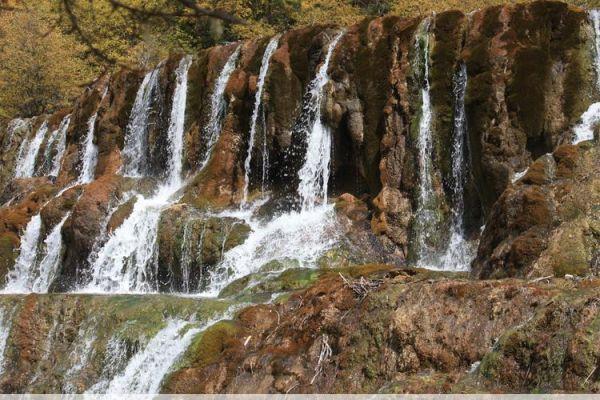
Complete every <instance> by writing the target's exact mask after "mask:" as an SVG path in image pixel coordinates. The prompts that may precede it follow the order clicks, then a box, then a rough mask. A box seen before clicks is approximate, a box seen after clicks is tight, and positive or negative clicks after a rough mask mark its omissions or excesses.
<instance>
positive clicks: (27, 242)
mask: <svg viewBox="0 0 600 400" xmlns="http://www.w3.org/2000/svg"><path fill="white" fill-rule="evenodd" d="M70 215H71V213H70V212H68V213H67V214H66V215H65V216H64V217H63V218H62V220H61V221H60V222H59V223H58V224H56V226H55V227H54V228H52V231H51V232H50V233H49V234H48V236H47V237H46V239H44V245H43V247H42V248H40V245H39V241H40V232H41V226H42V219H41V216H40V214H37V215H35V216H34V217H32V218H31V220H30V221H29V223H28V224H27V227H26V228H25V232H24V233H23V236H22V237H21V248H20V253H19V257H18V258H17V261H16V262H15V267H14V268H13V270H12V271H11V272H9V273H8V275H7V278H8V279H7V283H6V286H5V288H4V292H5V293H28V292H37V293H46V292H47V291H48V288H49V287H50V284H51V283H52V280H53V279H54V277H55V275H56V270H57V268H58V265H59V262H60V254H61V249H62V235H61V230H62V226H63V225H64V223H65V221H66V220H67V218H68V217H69V216H70Z"/></svg>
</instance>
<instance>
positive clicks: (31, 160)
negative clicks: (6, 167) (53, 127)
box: [15, 121, 48, 178]
mask: <svg viewBox="0 0 600 400" xmlns="http://www.w3.org/2000/svg"><path fill="white" fill-rule="evenodd" d="M47 132H48V121H44V123H42V125H41V126H40V127H39V128H38V130H37V132H36V133H35V136H34V137H33V139H31V141H29V140H24V141H23V143H22V144H21V147H20V149H19V157H18V159H17V164H16V167H15V178H31V177H32V176H33V174H34V172H35V160H36V159H37V155H38V153H39V151H40V146H41V145H42V142H43V141H44V137H45V136H46V133H47Z"/></svg>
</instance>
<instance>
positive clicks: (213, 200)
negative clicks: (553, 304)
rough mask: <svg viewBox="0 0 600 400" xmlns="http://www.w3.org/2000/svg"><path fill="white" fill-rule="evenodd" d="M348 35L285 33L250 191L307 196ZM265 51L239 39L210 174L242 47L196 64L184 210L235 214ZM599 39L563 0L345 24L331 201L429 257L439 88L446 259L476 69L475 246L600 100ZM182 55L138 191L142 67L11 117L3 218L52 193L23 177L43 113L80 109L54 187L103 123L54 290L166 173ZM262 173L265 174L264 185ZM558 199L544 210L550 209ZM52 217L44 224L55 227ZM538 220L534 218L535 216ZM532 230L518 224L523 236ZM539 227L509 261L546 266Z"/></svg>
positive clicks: (382, 237)
mask: <svg viewBox="0 0 600 400" xmlns="http://www.w3.org/2000/svg"><path fill="white" fill-rule="evenodd" d="M424 27H426V28H424ZM337 31H338V28H336V27H333V26H313V27H309V28H303V29H299V30H294V31H290V32H287V33H285V34H283V35H282V36H281V37H280V38H279V43H278V47H277V50H276V51H275V52H274V54H273V56H272V58H271V63H270V66H269V71H268V73H267V76H266V80H265V86H264V92H263V102H264V104H263V106H262V108H261V116H260V118H259V123H260V125H261V126H260V127H259V129H258V133H257V135H258V136H259V137H258V138H257V140H256V143H257V144H256V145H255V146H254V151H253V157H252V162H251V173H250V183H249V189H250V192H251V194H256V193H257V191H260V190H261V188H263V187H265V186H266V187H265V189H266V190H269V191H270V194H271V197H272V198H273V199H277V198H281V199H285V200H282V201H280V202H279V203H278V204H284V205H285V204H288V205H289V204H294V203H295V199H294V198H293V197H294V193H295V190H296V187H297V185H298V170H299V168H300V166H301V164H302V162H303V160H304V154H305V150H306V142H305V138H304V137H303V136H302V135H300V134H299V133H298V130H297V124H298V123H299V122H300V121H299V116H300V111H301V108H302V107H303V97H304V96H305V92H306V90H307V85H308V83H309V82H310V81H311V80H312V78H313V77H314V75H315V73H316V71H317V69H318V67H319V65H320V64H321V62H322V61H323V56H324V53H325V50H326V49H327V46H328V44H329V41H330V40H331V38H332V37H333V36H334V35H335V34H336V32H337ZM423 35H428V42H429V48H428V50H429V58H428V64H429V65H428V69H427V70H428V71H429V75H428V76H425V75H424V74H425V71H426V69H425V64H424V62H423V52H422V51H421V50H419V47H418V46H417V41H419V40H420V41H421V43H424V42H423ZM267 42H268V40H267V39H264V40H258V41H251V42H245V43H241V44H240V46H241V48H240V56H239V60H238V62H237V64H236V68H235V70H234V71H233V73H232V74H231V77H230V79H229V81H228V83H227V86H226V89H225V100H226V109H225V112H224V116H223V118H222V121H221V124H222V129H221V134H220V136H219V138H218V140H217V142H216V143H215V145H214V149H213V151H212V156H211V157H210V158H209V159H208V163H207V165H206V167H205V168H204V169H202V171H199V167H200V166H201V164H202V161H203V160H204V159H205V156H206V154H207V151H208V149H207V137H206V132H205V127H206V126H207V123H208V121H209V120H210V114H211V95H212V92H213V90H214V87H215V82H216V80H217V78H218V76H219V73H220V71H221V69H222V68H223V66H224V65H225V63H226V61H227V60H228V58H229V56H230V55H231V54H232V53H233V52H234V51H235V50H236V48H237V46H238V44H231V45H226V46H220V47H215V48H211V49H207V50H203V51H201V52H200V53H199V54H197V55H196V57H195V61H194V62H193V64H192V66H191V68H190V70H189V73H188V81H189V85H188V100H187V112H186V120H185V139H184V171H186V173H187V175H188V177H189V181H188V184H187V185H186V187H185V188H184V189H183V197H182V198H181V201H180V202H181V203H182V204H187V205H190V206H192V207H194V208H196V209H198V210H204V209H206V208H218V209H222V208H224V207H235V206H237V204H238V203H239V202H240V201H241V199H242V197H243V193H242V192H243V187H244V174H245V171H244V161H245V158H246V154H247V149H248V141H249V131H250V123H251V118H250V117H251V114H252V110H253V107H254V100H255V93H256V90H257V77H258V73H259V70H260V66H261V59H262V55H263V52H264V50H265V48H266V45H267ZM592 43H593V29H592V26H591V25H590V22H589V21H588V18H587V15H586V13H585V12H584V11H583V10H579V9H575V8H572V7H568V6H567V5H565V4H562V3H559V2H534V3H531V4H528V5H511V6H502V7H493V8H488V9H483V10H480V11H477V12H475V13H472V14H470V15H468V16H466V15H463V14H462V13H460V12H456V11H450V12H445V13H441V14H438V15H435V16H434V17H432V18H431V19H430V20H428V21H421V20H419V19H412V20H405V19H401V18H397V17H384V18H377V19H372V20H365V21H363V22H361V23H360V24H357V25H355V26H352V27H349V28H347V29H346V30H345V33H344V36H343V37H342V39H341V40H340V42H339V44H338V45H337V47H336V49H335V50H334V52H333V56H332V60H331V63H330V68H329V71H328V72H329V76H330V82H329V83H328V84H327V85H326V87H325V100H324V102H323V104H322V115H323V120H324V122H325V124H326V126H328V128H329V129H330V130H331V133H332V135H333V145H332V149H333V151H332V160H331V177H330V192H331V194H332V195H333V196H337V195H341V194H342V193H349V194H352V195H354V196H356V197H357V198H363V199H364V200H366V204H367V205H368V213H367V214H368V218H369V219H370V221H371V222H370V224H371V230H372V234H373V235H374V241H373V243H374V245H375V248H376V249H384V250H383V251H384V252H385V253H386V254H387V256H386V257H388V258H389V259H393V260H394V263H397V264H401V263H403V262H405V261H407V260H408V261H409V262H410V261H416V257H415V254H416V253H415V252H416V251H417V250H418V249H416V247H415V246H416V244H415V240H414V237H415V220H414V215H415V214H414V213H415V210H416V209H417V207H418V204H417V203H418V200H417V198H418V194H419V191H420V190H421V189H420V186H419V183H420V179H421V178H420V176H419V168H418V157H417V156H418V149H417V142H418V134H419V132H418V131H419V129H418V125H419V121H420V118H421V115H422V111H423V110H422V109H421V108H422V104H421V103H422V98H421V89H422V87H423V82H424V81H425V80H426V79H427V80H428V81H429V84H430V97H431V107H432V125H431V132H432V139H433V143H432V154H431V159H432V166H433V169H432V171H431V173H432V176H431V178H432V190H433V197H434V201H435V203H434V204H435V206H434V209H433V210H432V212H433V213H434V214H435V220H436V221H437V222H436V229H435V234H433V233H432V234H430V235H429V240H430V241H431V243H430V245H431V246H432V247H433V248H435V249H439V250H440V251H441V249H443V248H444V247H445V246H446V243H447V242H448V240H449V231H450V230H449V229H448V225H449V223H450V217H451V208H452V204H451V202H452V187H451V186H452V179H453V177H452V145H451V143H452V136H453V134H454V122H453V121H454V118H455V115H454V114H455V110H456V102H457V97H456V96H455V93H454V89H455V77H456V73H457V71H458V69H459V68H460V66H461V65H462V64H465V65H466V69H467V75H468V81H467V86H466V95H465V112H466V120H467V132H468V138H466V139H465V140H466V148H467V150H466V151H467V160H468V163H467V164H468V165H465V168H466V169H467V174H466V176H467V179H466V182H464V193H463V198H464V203H465V204H464V208H465V215H464V228H465V232H466V236H467V237H468V238H477V236H478V235H479V231H480V226H481V225H482V223H485V222H486V221H487V220H489V218H495V219H498V215H497V214H498V213H501V210H500V209H501V205H494V203H495V202H496V200H498V199H501V203H503V202H506V200H507V197H509V194H503V192H504V190H505V189H506V188H508V189H507V190H511V189H510V188H511V187H512V185H511V184H510V180H511V178H512V177H513V176H514V174H515V173H517V172H520V171H522V170H524V169H525V168H527V166H528V165H529V164H531V163H532V161H533V160H535V159H537V158H538V157H540V156H541V155H543V154H545V153H548V152H552V151H553V150H554V149H555V148H556V147H557V146H558V145H559V144H561V143H567V142H569V141H570V140H571V130H570V128H571V127H572V126H573V125H574V124H575V123H576V122H577V121H578V119H579V117H580V116H581V114H582V113H583V111H585V110H586V108H587V107H588V105H589V104H590V103H591V102H592V98H593V96H594V95H596V94H597V93H596V89H595V85H594V80H595V73H594V70H593V61H592V57H593V52H592V51H591V49H592ZM178 60H179V57H172V58H171V59H168V60H166V61H165V62H163V63H161V64H160V65H159V66H158V68H159V74H158V82H157V85H156V89H155V92H154V96H153V98H152V101H151V104H150V107H151V112H150V113H149V121H148V122H149V123H148V126H149V130H148V133H147V136H148V146H147V148H146V149H145V150H144V151H145V152H146V154H145V158H146V159H147V162H148V166H147V168H148V170H149V173H148V174H147V178H146V180H145V181H144V182H137V183H132V182H129V181H128V180H127V179H123V178H122V177H120V175H119V173H120V170H121V167H122V162H123V160H122V156H121V151H122V149H123V146H124V142H125V135H126V133H127V129H128V128H127V124H128V120H129V113H130V111H131V108H132V105H133V102H134V98H135V96H136V92H137V89H138V87H139V85H140V83H141V81H142V78H143V74H142V73H141V72H136V71H121V72H118V73H116V74H114V75H113V76H111V77H108V76H107V77H103V78H102V79H100V80H98V82H97V83H96V84H95V86H94V87H92V88H89V89H88V90H86V92H85V93H84V94H82V96H81V97H80V98H79V99H78V100H77V101H76V102H75V104H74V106H73V109H72V110H71V111H61V112H59V113H56V114H55V115H52V116H50V117H44V116H41V117H37V118H34V119H31V120H27V121H14V122H12V123H11V124H10V125H9V126H8V127H6V128H5V129H4V131H3V134H2V146H3V149H4V150H3V152H2V162H3V166H4V167H3V168H2V175H1V176H0V184H2V186H3V187H5V190H4V194H3V195H2V199H3V201H5V204H7V202H8V201H10V206H9V207H5V208H6V210H3V212H6V213H12V214H14V213H15V212H17V210H18V209H22V208H23V207H24V206H25V204H24V203H23V202H24V201H27V200H26V199H27V198H29V197H30V196H31V193H32V192H35V191H39V190H41V188H40V187H39V185H38V184H37V183H34V182H37V181H32V180H31V179H24V180H21V181H16V180H13V179H11V175H12V173H13V172H12V171H14V167H15V163H16V162H17V158H18V152H19V144H20V143H21V142H22V141H23V140H26V139H31V137H32V136H34V135H35V132H36V131H37V129H38V128H39V126H41V124H42V122H43V121H44V120H46V119H47V120H48V123H49V129H50V130H52V129H55V128H56V127H57V126H58V124H59V123H60V121H61V120H62V118H63V117H64V116H65V115H66V114H67V113H69V112H70V114H71V122H70V125H69V129H68V132H67V147H66V151H65V153H64V156H63V159H62V163H61V166H62V167H61V170H60V174H59V176H58V177H57V178H55V179H52V182H48V183H49V184H52V183H53V182H54V188H53V189H51V190H52V192H53V193H58V191H60V190H61V189H62V188H65V187H67V186H69V185H72V184H74V183H75V182H76V181H77V178H78V176H79V173H80V170H81V168H82V163H83V160H82V154H83V151H84V145H85V138H86V135H87V133H88V131H89V128H90V127H89V124H88V122H89V121H90V119H91V118H92V116H93V115H94V114H95V113H97V118H96V121H95V124H94V125H93V128H94V144H95V145H96V146H97V148H98V163H97V165H96V167H95V170H94V176H95V180H94V181H93V182H91V183H90V184H88V185H86V187H85V188H81V189H79V191H78V193H79V197H76V198H74V199H71V200H70V201H71V202H75V204H71V205H70V206H69V207H68V209H70V208H71V207H72V209H73V214H72V216H71V217H70V218H69V219H68V221H67V222H66V223H65V225H64V227H63V233H64V235H63V236H64V237H65V240H66V241H67V242H68V243H67V244H68V246H67V251H66V252H65V254H64V256H63V257H64V267H63V271H62V272H61V280H64V281H65V282H64V283H58V284H57V285H55V287H56V288H57V290H58V289H59V288H60V290H64V289H66V288H68V287H69V286H70V285H72V283H73V282H72V276H71V275H73V273H74V272H75V271H76V270H81V269H83V270H85V269H86V268H87V267H86V265H85V264H86V262H85V260H87V258H88V256H89V254H90V252H91V251H92V247H93V245H94V242H96V241H97V238H96V236H98V235H99V234H100V232H102V231H105V230H106V226H105V224H106V222H105V220H106V219H107V218H108V217H109V216H107V215H106V214H107V213H108V212H109V211H110V209H111V207H112V206H113V205H114V203H118V202H119V201H120V200H119V199H121V198H122V195H123V193H125V192H126V191H128V190H131V189H133V188H138V189H139V188H140V187H145V188H146V191H147V193H151V191H152V187H153V180H156V181H157V182H158V181H160V180H162V179H164V171H165V162H166V154H167V152H168V151H167V147H168V146H167V145H168V143H167V138H166V132H167V130H168V124H169V110H170V107H171V103H172V101H173V91H174V82H175V79H174V75H175V72H174V71H175V69H176V67H177V65H178ZM105 91H106V92H105ZM104 93H105V94H104ZM103 94H104V95H103ZM263 132H264V135H263ZM258 144H260V145H258ZM43 146H44V144H42V148H41V153H43V152H44V148H43ZM263 149H264V151H263ZM594 154H595V153H594ZM263 165H267V166H268V170H267V171H266V179H265V180H264V182H266V184H264V182H263V176H262V169H263ZM35 179H41V178H35ZM154 184H155V183H154ZM534 186H535V185H534ZM537 186H540V185H539V184H538V185H537ZM27 188H30V189H27ZM49 190H50V189H49ZM519 190H520V191H522V192H523V193H521V197H523V198H526V199H529V200H531V202H535V198H538V197H539V198H540V202H542V203H544V202H547V201H549V200H548V199H546V198H544V196H543V195H541V194H540V193H539V190H540V188H536V187H527V188H523V189H519ZM27 193H30V194H27ZM529 200H527V201H529ZM550 206H551V205H549V204H545V205H544V204H541V205H540V207H541V208H546V209H547V208H548V207H550ZM64 210H67V208H64V207H63V211H64ZM35 212H36V209H35V208H31V207H28V208H27V212H26V213H25V214H24V219H23V220H22V221H21V222H20V223H19V224H18V225H15V226H14V227H13V228H12V235H13V236H11V237H10V238H9V237H8V236H7V238H6V239H5V240H4V241H3V244H4V247H3V248H5V250H6V251H3V254H4V255H3V257H2V259H3V260H5V261H4V262H5V263H6V267H5V268H10V263H11V262H10V259H11V257H10V255H9V253H10V252H11V251H12V250H11V249H15V248H17V246H18V233H19V232H20V231H22V229H23V227H24V225H25V224H26V223H27V218H28V217H30V216H31V215H33V214H35ZM552 212H553V211H551V210H547V213H550V214H552ZM121 214H122V212H121ZM123 215H127V214H123ZM538 217H539V218H541V219H544V221H543V223H544V224H547V225H548V224H551V221H548V220H545V218H546V214H544V215H541V214H540V215H539V216H538ZM55 219H56V218H54V219H52V221H50V220H47V221H46V219H45V221H44V222H45V223H48V224H50V223H51V222H53V221H55ZM119 220H120V221H122V220H123V218H121V219H119V218H115V219H113V222H112V223H111V227H110V230H111V231H112V230H114V229H116V228H117V226H118V225H117V226H115V223H116V222H118V221H119ZM531 223H533V224H534V225H535V221H534V222H531ZM531 223H530V222H528V224H530V225H531ZM492 225H495V224H491V223H489V222H488V223H487V225H486V226H487V227H488V230H487V231H486V234H485V239H484V240H483V243H484V244H483V245H482V246H483V247H482V248H481V249H480V251H479V253H480V257H479V258H478V261H477V263H476V266H475V269H476V271H479V270H483V269H485V270H488V269H489V267H485V268H484V267H483V264H486V265H488V264H490V263H493V262H492V261H491V260H489V259H488V258H489V257H490V256H491V253H492V251H491V247H493V248H496V246H495V245H490V244H489V243H487V241H488V240H492V239H491V238H489V237H490V235H492V234H491V233H490V232H492V231H491V230H495V231H496V233H495V234H494V235H493V236H494V237H495V239H493V241H494V243H496V242H499V241H502V240H504V238H505V236H506V232H500V231H499V230H500V228H499V227H497V226H492ZM529 228H530V226H527V227H525V226H522V227H520V228H519V229H521V231H520V232H521V233H523V232H525V231H526V230H527V229H529ZM528 232H529V233H527V234H526V235H525V236H523V235H521V236H522V237H521V236H520V237H521V239H519V241H517V243H516V244H515V246H517V247H518V246H520V247H521V248H522V251H517V247H515V246H513V247H514V249H513V250H512V251H513V252H515V251H516V253H514V254H513V256H511V257H513V258H516V259H519V260H518V261H515V262H517V263H521V264H523V265H525V264H527V265H530V264H531V263H533V261H534V259H535V258H536V257H537V255H539V254H540V252H541V250H542V248H545V247H546V245H545V244H541V242H543V241H546V239H547V238H543V239H542V238H541V236H543V233H542V232H541V231H540V232H538V233H536V234H534V233H533V231H531V230H530V231H528ZM486 243H487V244H486ZM519 243H521V245H519ZM71 245H72V246H71ZM490 246H491V247H490ZM507 251H508V250H507ZM525 253H527V254H525ZM521 255H523V257H521ZM497 257H504V255H501V254H498V255H497ZM484 258H485V260H484ZM515 262H512V263H510V262H509V263H506V264H505V265H504V267H497V268H493V269H495V270H497V269H503V268H506V269H509V270H523V268H524V266H523V265H521V266H516V265H514V264H515ZM536 269H538V270H542V269H544V268H543V267H540V268H537V267H536ZM477 273H479V272H477ZM506 273H507V274H508V275H513V274H514V272H506ZM486 274H489V273H486ZM486 274H483V275H482V276H486Z"/></svg>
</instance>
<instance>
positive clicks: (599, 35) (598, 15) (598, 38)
mask: <svg viewBox="0 0 600 400" xmlns="http://www.w3.org/2000/svg"><path fill="white" fill-rule="evenodd" d="M589 15H590V19H591V20H592V26H593V27H594V50H595V51H594V64H595V67H596V85H597V86H598V89H600V10H591V11H590V13H589Z"/></svg>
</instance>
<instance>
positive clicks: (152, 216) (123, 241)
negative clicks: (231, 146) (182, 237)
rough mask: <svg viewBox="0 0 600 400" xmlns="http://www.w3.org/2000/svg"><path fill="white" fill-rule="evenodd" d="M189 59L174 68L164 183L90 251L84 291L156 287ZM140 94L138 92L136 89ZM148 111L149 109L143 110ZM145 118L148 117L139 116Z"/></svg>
mask: <svg viewBox="0 0 600 400" xmlns="http://www.w3.org/2000/svg"><path fill="white" fill-rule="evenodd" d="M190 65H191V58H190V57H184V58H182V59H181V61H180V63H179V67H178V68H177V70H176V87H175V91H174V94H173V105H172V109H171V121H170V123H169V132H168V138H169V160H168V162H167V165H168V168H169V170H168V171H167V178H166V182H164V183H163V184H162V185H161V186H160V187H159V188H158V189H157V191H156V193H155V194H154V195H153V196H152V197H150V198H145V197H144V196H142V195H138V196H137V197H138V199H137V201H136V203H135V205H134V207H133V210H132V212H131V215H130V216H129V217H128V218H127V219H126V220H125V221H124V222H123V223H122V224H121V226H119V227H118V228H117V229H116V230H115V231H114V232H113V233H112V234H111V235H110V236H109V239H108V240H107V242H106V243H105V244H104V245H103V246H102V248H100V249H99V250H98V251H97V252H94V253H93V254H92V256H93V258H92V259H91V265H92V279H91V282H90V283H89V284H88V285H87V287H86V288H84V289H83V290H84V291H86V292H149V291H153V290H155V288H154V287H153V283H154V281H155V279H154V278H155V274H154V271H153V270H152V269H150V266H151V265H153V264H155V263H156V237H157V234H158V222H159V220H160V214H161V211H162V210H163V209H164V208H165V207H167V206H168V205H170V204H172V202H173V201H174V199H173V195H174V194H175V193H176V192H177V190H179V189H180V188H181V185H182V178H181V171H182V160H183V157H182V152H183V134H184V122H185V107H186V98H187V73H188V70H189V67H190ZM138 94H139V92H138ZM145 110H146V111H148V109H147V108H146V109H145ZM141 119H145V120H147V117H144V118H141Z"/></svg>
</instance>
